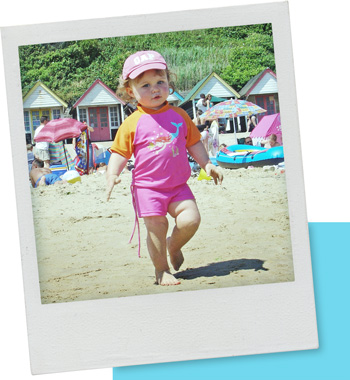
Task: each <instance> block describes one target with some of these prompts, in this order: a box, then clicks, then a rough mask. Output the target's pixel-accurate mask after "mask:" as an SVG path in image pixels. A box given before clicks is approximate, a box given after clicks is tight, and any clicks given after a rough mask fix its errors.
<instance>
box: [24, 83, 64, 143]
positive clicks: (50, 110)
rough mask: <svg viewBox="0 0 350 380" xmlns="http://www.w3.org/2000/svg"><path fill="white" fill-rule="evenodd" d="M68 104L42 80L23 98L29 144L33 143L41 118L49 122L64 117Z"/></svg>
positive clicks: (25, 126)
mask: <svg viewBox="0 0 350 380" xmlns="http://www.w3.org/2000/svg"><path fill="white" fill-rule="evenodd" d="M67 108H68V104H67V103H66V102H65V101H64V100H62V99H61V98H59V97H58V96H57V95H56V94H55V93H54V92H53V91H52V90H50V89H49V88H48V87H47V86H46V85H45V84H44V83H43V82H41V81H40V80H39V81H37V82H36V84H35V85H34V86H33V87H32V88H31V89H30V90H29V91H28V93H27V94H26V95H25V96H24V97H23V114H24V128H25V133H26V140H27V142H28V143H29V142H31V141H32V140H33V137H34V132H35V129H36V128H37V127H38V126H39V125H40V118H41V117H42V116H47V117H48V118H49V120H53V119H60V118H62V117H63V116H64V114H65V112H66V110H67Z"/></svg>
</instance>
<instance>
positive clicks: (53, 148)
mask: <svg viewBox="0 0 350 380" xmlns="http://www.w3.org/2000/svg"><path fill="white" fill-rule="evenodd" d="M49 153H50V162H51V163H54V162H59V161H61V163H62V165H67V166H68V169H69V170H70V169H74V160H73V159H72V157H71V156H70V154H69V153H68V151H67V149H65V147H64V144H63V141H60V142H58V143H52V142H50V144H49ZM66 157H67V161H66Z"/></svg>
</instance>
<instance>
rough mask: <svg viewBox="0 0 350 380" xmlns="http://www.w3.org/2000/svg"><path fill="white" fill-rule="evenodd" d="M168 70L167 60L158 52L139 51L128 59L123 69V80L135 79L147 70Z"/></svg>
mask: <svg viewBox="0 0 350 380" xmlns="http://www.w3.org/2000/svg"><path fill="white" fill-rule="evenodd" d="M166 68H167V64H166V62H165V59H164V58H163V57H162V56H161V55H160V54H159V53H157V52H156V51H153V50H147V51H138V52H137V53H135V54H132V55H130V57H128V58H127V59H126V61H125V63H124V67H123V79H127V78H130V79H135V78H136V77H137V76H139V75H140V74H142V73H143V72H145V71H147V70H152V69H159V70H165V69H166Z"/></svg>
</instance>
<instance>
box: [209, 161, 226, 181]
mask: <svg viewBox="0 0 350 380" xmlns="http://www.w3.org/2000/svg"><path fill="white" fill-rule="evenodd" d="M205 171H206V173H207V175H208V176H210V177H212V178H213V180H214V182H215V185H217V184H218V181H219V185H221V184H222V180H223V179H224V176H223V175H222V173H221V171H220V170H219V169H218V168H217V167H216V166H215V165H213V164H206V165H205Z"/></svg>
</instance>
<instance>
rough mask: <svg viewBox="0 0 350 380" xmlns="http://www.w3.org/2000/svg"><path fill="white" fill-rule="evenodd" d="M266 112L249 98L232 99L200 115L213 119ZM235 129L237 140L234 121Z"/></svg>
mask: <svg viewBox="0 0 350 380" xmlns="http://www.w3.org/2000/svg"><path fill="white" fill-rule="evenodd" d="M264 112H266V110H264V109H263V108H261V107H259V106H258V105H256V104H254V103H252V102H248V101H247V100H239V99H230V100H226V101H225V102H221V103H218V104H216V105H215V106H213V107H210V108H209V109H208V110H207V111H205V112H204V113H203V114H202V115H201V116H200V117H201V119H203V120H213V119H217V118H225V119H233V118H235V117H239V116H250V115H255V114H257V113H264ZM233 131H234V136H235V140H236V141H237V138H236V126H235V123H233Z"/></svg>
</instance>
